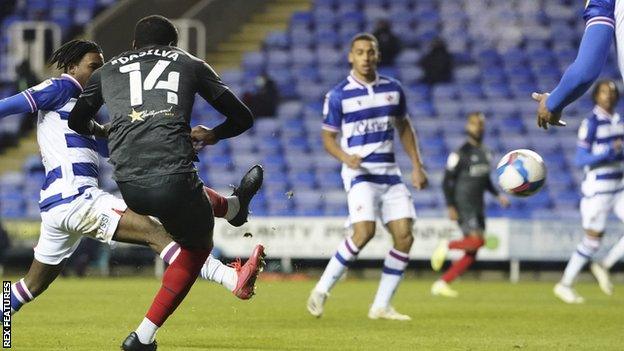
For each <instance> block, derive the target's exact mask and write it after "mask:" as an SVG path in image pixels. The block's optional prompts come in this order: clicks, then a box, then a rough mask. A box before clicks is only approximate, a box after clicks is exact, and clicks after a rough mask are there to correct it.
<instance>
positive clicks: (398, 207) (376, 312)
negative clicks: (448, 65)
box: [307, 33, 427, 320]
mask: <svg viewBox="0 0 624 351" xmlns="http://www.w3.org/2000/svg"><path fill="white" fill-rule="evenodd" d="M379 61H380V55H379V48H378V44H377V39H376V38H375V37H374V36H373V35H371V34H368V33H361V34H358V35H356V36H355V37H354V38H353V39H352V41H351V48H350V51H349V63H350V64H351V68H352V70H351V73H350V74H349V76H348V77H347V79H345V80H343V81H342V83H340V84H339V85H338V86H336V87H335V88H334V89H332V90H331V91H330V92H329V93H328V94H327V95H326V98H325V106H324V109H323V114H324V120H323V131H322V137H323V145H324V146H325V150H327V152H328V153H329V154H330V155H331V156H333V157H335V158H336V159H338V160H340V161H341V162H342V163H343V165H342V178H343V181H344V186H345V190H346V191H347V202H348V207H349V221H350V223H351V225H352V226H353V232H354V233H353V236H351V237H348V238H346V239H345V241H344V242H342V243H341V244H340V246H339V247H338V251H337V252H336V254H335V255H334V256H333V257H332V258H331V260H330V261H329V263H328V265H327V267H326V268H325V272H324V273H323V275H322V276H321V279H320V280H319V282H318V283H317V285H316V287H315V288H314V289H313V290H312V293H311V294H310V297H309V299H308V304H307V307H308V311H309V312H310V313H311V314H312V315H313V316H316V317H320V316H321V315H322V314H323V305H324V304H325V300H326V299H327V296H328V295H329V291H330V290H331V288H332V287H333V286H334V284H335V283H336V281H337V280H338V279H339V278H340V276H342V274H343V273H344V272H345V271H346V269H347V267H348V266H349V264H351V263H352V262H353V261H355V259H356V258H357V255H358V253H359V252H360V250H361V249H362V248H364V246H366V243H368V241H369V240H370V239H371V238H372V237H373V236H374V235H375V227H376V220H377V219H378V218H379V219H381V221H382V222H383V224H384V225H385V226H386V227H387V229H388V230H389V231H390V233H391V234H392V238H393V240H394V248H392V249H391V250H390V251H389V252H388V254H387V255H386V258H385V260H384V266H383V270H382V275H381V281H380V282H379V288H378V290H377V294H376V296H375V300H374V302H373V305H372V306H371V308H370V310H369V313H368V317H369V318H371V319H380V318H382V319H394V320H409V319H410V317H409V316H407V315H404V314H400V313H398V312H397V311H395V310H394V308H393V307H392V306H390V300H391V298H392V296H393V295H394V292H395V290H396V289H397V286H398V284H399V282H400V280H401V278H402V276H403V272H404V271H405V268H406V267H407V264H408V262H409V251H410V248H411V247H412V242H413V240H414V239H413V237H412V225H413V221H414V218H415V210H414V205H413V204H412V198H411V195H410V192H409V190H408V189H407V187H406V186H405V184H403V182H402V181H401V171H400V170H399V167H398V166H397V164H396V161H395V154H394V147H393V140H394V129H395V128H396V130H397V132H398V135H399V138H400V140H401V144H402V145H403V148H404V149H405V151H406V152H407V154H408V155H409V156H410V159H411V161H412V167H413V170H412V185H413V186H414V187H415V188H416V189H422V188H424V187H426V185H427V175H426V173H425V171H424V168H423V165H422V161H421V157H420V151H419V149H418V143H417V142H416V134H415V132H414V129H413V128H412V124H411V122H410V119H409V115H408V114H407V110H406V102H405V95H404V93H403V89H402V87H401V85H400V83H399V82H398V81H397V80H394V79H392V78H388V77H385V76H380V75H378V74H377V64H378V63H379ZM338 134H342V136H341V141H340V144H339V143H338V142H337V141H336V137H337V136H338Z"/></svg>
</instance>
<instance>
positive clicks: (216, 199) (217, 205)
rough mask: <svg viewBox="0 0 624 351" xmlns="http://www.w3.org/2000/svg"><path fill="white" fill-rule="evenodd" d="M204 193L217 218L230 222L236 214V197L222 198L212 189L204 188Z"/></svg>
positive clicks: (238, 203)
mask: <svg viewBox="0 0 624 351" xmlns="http://www.w3.org/2000/svg"><path fill="white" fill-rule="evenodd" d="M204 191H205V192H206V195H208V198H209V199H210V204H212V211H213V213H214V215H215V217H217V218H225V219H226V220H230V219H232V218H234V217H235V216H236V215H237V214H238V210H239V209H240V202H239V201H238V197H236V196H223V195H221V194H219V193H217V192H216V191H214V190H213V189H211V188H209V187H207V186H205V187H204Z"/></svg>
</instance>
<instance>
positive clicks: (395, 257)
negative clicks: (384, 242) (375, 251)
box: [373, 249, 409, 308]
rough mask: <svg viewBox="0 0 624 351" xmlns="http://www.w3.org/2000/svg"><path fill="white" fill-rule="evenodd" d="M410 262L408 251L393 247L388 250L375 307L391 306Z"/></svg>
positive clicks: (374, 303)
mask: <svg viewBox="0 0 624 351" xmlns="http://www.w3.org/2000/svg"><path fill="white" fill-rule="evenodd" d="M408 262H409V255H408V254H407V253H405V252H401V251H399V250H397V249H391V250H390V251H389V252H388V254H387V255H386V259H385V260H384V266H383V270H382V273H381V279H380V281H379V288H378V289H377V294H376V295H375V301H374V302H373V308H386V307H388V306H390V300H391V299H392V296H393V295H394V292H395V291H396V289H397V287H398V286H399V282H401V278H403V272H405V268H406V267H407V263H408Z"/></svg>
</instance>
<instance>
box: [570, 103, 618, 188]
mask: <svg viewBox="0 0 624 351" xmlns="http://www.w3.org/2000/svg"><path fill="white" fill-rule="evenodd" d="M616 140H620V141H624V120H622V118H621V117H620V115H619V114H617V113H615V114H613V115H610V114H609V113H608V112H607V111H605V110H604V109H602V108H600V107H598V106H596V107H594V111H593V115H592V116H591V117H588V118H585V119H584V120H583V122H582V123H581V126H580V128H579V132H578V147H579V148H583V149H585V150H587V151H589V152H590V153H591V154H592V155H603V154H605V153H608V152H609V151H610V150H611V148H612V145H613V143H614V142H615V141H616ZM623 161H624V156H618V157H615V158H613V159H609V161H605V162H602V163H598V164H595V165H592V166H585V168H584V171H585V179H584V180H583V184H582V192H583V195H584V196H592V195H595V194H602V193H613V192H617V191H619V190H622V189H623V187H624V181H623V180H624V162H623Z"/></svg>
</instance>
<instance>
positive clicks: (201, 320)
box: [13, 278, 624, 351]
mask: <svg viewBox="0 0 624 351" xmlns="http://www.w3.org/2000/svg"><path fill="white" fill-rule="evenodd" d="M429 284H430V282H429V281H417V280H412V279H408V280H406V281H404V282H403V284H402V286H401V287H400V289H399V291H398V293H397V295H396V297H395V301H394V305H395V307H396V308H397V310H399V311H400V312H403V313H407V314H409V315H411V316H412V318H413V321H411V322H394V321H371V320H369V319H367V317H366V313H367V310H368V306H369V304H370V303H371V301H372V298H373V296H374V293H375V290H376V287H377V282H376V281H373V280H348V281H345V282H341V283H339V285H338V286H337V287H336V288H335V289H334V291H333V293H332V295H331V296H330V298H329V300H328V302H327V304H326V309H325V315H324V316H323V317H322V318H321V319H315V318H312V317H311V316H310V315H309V314H308V313H307V311H306V309H305V301H306V299H307V296H308V292H309V291H310V289H311V288H312V286H313V282H268V281H261V282H259V287H258V295H257V296H256V297H254V299H253V300H251V301H247V302H245V301H239V300H236V299H235V298H234V297H233V296H232V295H231V294H229V293H228V292H227V291H225V289H223V288H221V287H219V286H215V285H213V284H210V283H206V282H205V281H202V282H199V283H198V284H196V285H195V287H194V288H193V290H192V291H191V293H190V294H189V296H188V297H187V299H186V300H185V301H184V303H183V304H182V306H181V307H180V308H179V309H178V311H177V312H176V313H175V314H174V315H173V316H172V317H171V318H170V319H169V321H168V322H167V323H166V325H165V327H164V328H163V329H162V330H161V331H159V333H158V335H157V340H158V342H159V350H384V351H394V350H622V349H623V348H624V329H623V326H622V322H623V321H624V293H622V291H617V292H616V295H615V296H613V297H611V298H609V297H607V296H604V295H602V293H601V292H600V291H599V290H598V288H597V286H595V285H593V284H581V285H579V287H578V291H579V292H580V293H581V294H582V295H584V296H585V297H586V298H587V300H588V301H587V302H586V303H585V304H584V305H578V306H569V305H565V304H563V303H561V302H559V301H558V300H556V299H555V298H554V296H553V295H552V293H551V289H552V284H551V283H541V282H540V283H534V282H525V283H520V284H517V285H511V284H508V283H505V282H480V281H463V282H459V283H457V284H456V285H455V287H456V288H457V289H458V290H459V291H460V293H461V296H460V298H458V299H455V300H449V299H443V298H434V297H432V296H430V295H429ZM158 286H159V282H158V281H157V280H156V279H150V278H119V279H86V280H74V279H60V280H59V281H57V282H56V283H54V284H53V286H52V287H51V288H50V289H49V290H48V291H47V292H46V293H45V294H43V295H42V296H40V297H38V298H37V300H36V301H35V302H34V303H32V304H30V305H26V306H25V307H23V308H22V310H21V311H20V312H19V313H18V314H17V315H15V317H14V320H13V345H14V346H13V348H14V349H15V350H115V349H118V345H119V344H120V343H121V341H122V340H123V339H124V338H125V337H126V335H127V334H128V333H129V332H130V331H131V330H133V329H134V328H135V327H136V325H137V324H138V323H139V322H140V321H141V319H142V318H143V315H144V313H145V310H146V308H147V306H148V305H149V303H150V302H151V300H152V297H153V295H154V293H155V291H156V289H157V288H158Z"/></svg>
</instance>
